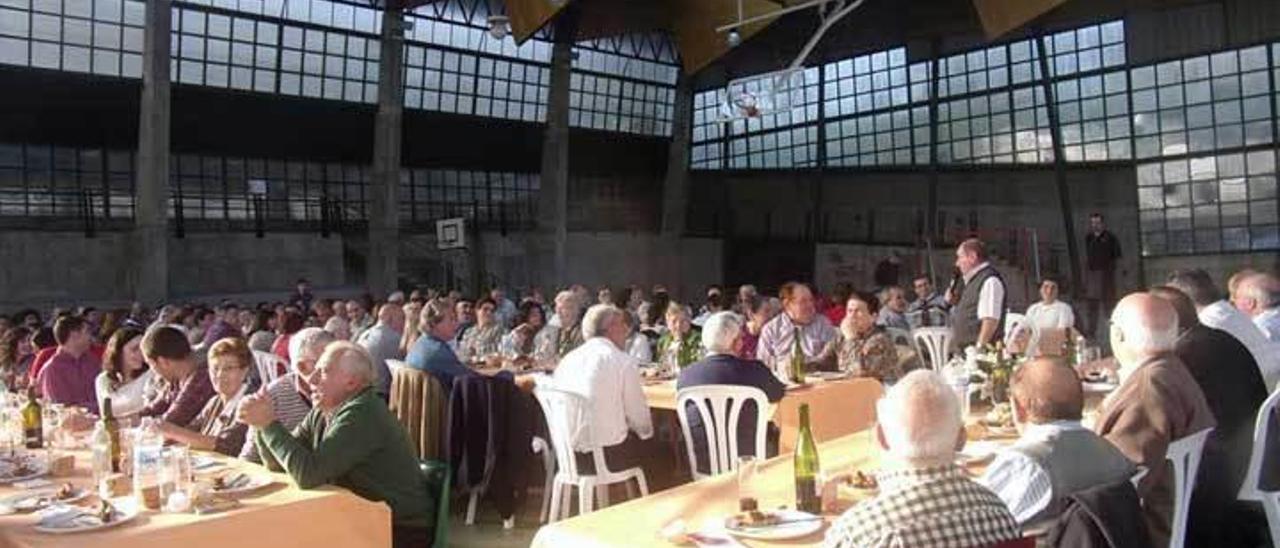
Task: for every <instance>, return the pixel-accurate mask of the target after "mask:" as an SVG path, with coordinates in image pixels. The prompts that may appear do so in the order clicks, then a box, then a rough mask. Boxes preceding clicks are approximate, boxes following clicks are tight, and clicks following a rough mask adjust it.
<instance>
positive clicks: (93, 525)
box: [35, 499, 140, 535]
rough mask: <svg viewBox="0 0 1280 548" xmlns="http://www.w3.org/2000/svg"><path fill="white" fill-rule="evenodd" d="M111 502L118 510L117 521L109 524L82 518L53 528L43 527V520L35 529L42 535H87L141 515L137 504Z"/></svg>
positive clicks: (119, 501) (91, 518)
mask: <svg viewBox="0 0 1280 548" xmlns="http://www.w3.org/2000/svg"><path fill="white" fill-rule="evenodd" d="M111 502H112V504H113V505H115V509H116V512H115V519H113V520H111V521H109V522H107V523H102V522H100V521H98V520H97V518H93V517H81V518H78V519H77V520H74V521H71V522H68V523H64V524H60V525H56V526H52V527H51V526H47V525H43V523H45V522H44V520H43V519H42V520H41V521H40V522H39V523H36V525H35V529H36V531H39V532H41V533H49V534H53V535H67V534H72V533H85V532H89V531H99V530H102V529H110V528H112V527H117V526H120V525H124V524H125V523H128V522H130V521H133V520H134V518H137V517H138V514H139V513H140V512H139V508H138V505H137V504H130V503H127V502H125V501H123V500H121V499H112V501H111Z"/></svg>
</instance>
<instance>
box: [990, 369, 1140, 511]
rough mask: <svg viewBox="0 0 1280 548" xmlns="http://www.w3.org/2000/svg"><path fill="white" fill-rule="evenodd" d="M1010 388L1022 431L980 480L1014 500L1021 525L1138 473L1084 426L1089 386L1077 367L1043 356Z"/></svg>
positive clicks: (1010, 503)
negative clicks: (1087, 492) (1081, 494)
mask: <svg viewBox="0 0 1280 548" xmlns="http://www.w3.org/2000/svg"><path fill="white" fill-rule="evenodd" d="M1011 388H1012V402H1013V420H1014V424H1015V425H1017V427H1018V431H1019V432H1020V433H1021V435H1022V437H1021V438H1019V439H1018V441H1017V442H1016V443H1015V444H1014V445H1012V446H1010V447H1009V448H1008V449H1006V450H1004V451H1003V452H1001V453H1000V454H999V455H998V456H996V459H995V461H993V462H992V463H991V466H989V467H987V470H986V473H985V474H983V476H982V478H981V479H980V480H979V483H982V484H983V485H986V486H987V487H988V488H989V489H991V490H992V491H994V492H995V493H996V495H998V496H999V497H1000V499H1001V500H1003V501H1004V502H1005V504H1006V505H1008V506H1009V512H1010V513H1012V514H1013V517H1014V519H1016V520H1018V524H1019V525H1022V526H1024V528H1025V527H1026V526H1028V525H1030V526H1032V527H1033V528H1034V526H1036V525H1041V524H1045V523H1047V522H1050V521H1052V520H1054V519H1056V518H1057V517H1058V514H1061V513H1062V510H1063V508H1064V507H1065V506H1066V500H1067V497H1068V496H1070V495H1071V494H1073V493H1076V492H1078V491H1081V490H1084V489H1088V488H1090V487H1094V486H1098V485H1106V484H1109V483H1115V482H1117V481H1121V480H1124V479H1126V478H1128V477H1130V476H1132V475H1133V472H1134V465H1133V463H1132V462H1130V461H1129V459H1127V458H1125V456H1124V454H1123V453H1121V452H1120V450H1119V449H1116V448H1115V446H1113V445H1111V442H1109V441H1107V440H1105V439H1103V438H1102V437H1101V436H1098V435H1097V434H1095V433H1093V432H1091V431H1090V430H1088V429H1087V428H1085V427H1084V426H1081V424H1080V414H1081V411H1082V410H1083V409H1084V391H1083V390H1082V389H1081V387H1080V380H1079V379H1078V378H1077V377H1076V373H1075V371H1074V370H1072V369H1071V368H1069V367H1065V366H1063V365H1061V364H1059V363H1055V362H1054V361H1052V360H1048V359H1038V360H1035V361H1032V362H1030V363H1028V364H1026V365H1024V366H1022V367H1020V368H1018V370H1017V371H1016V372H1014V375H1013V380H1012V385H1011Z"/></svg>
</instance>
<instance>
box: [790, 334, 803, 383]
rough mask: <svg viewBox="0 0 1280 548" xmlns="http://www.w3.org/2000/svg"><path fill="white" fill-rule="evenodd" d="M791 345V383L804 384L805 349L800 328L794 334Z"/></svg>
mask: <svg viewBox="0 0 1280 548" xmlns="http://www.w3.org/2000/svg"><path fill="white" fill-rule="evenodd" d="M791 338H792V341H793V342H792V343H791V382H792V383H795V384H804V347H803V345H801V344H800V328H799V327H797V328H795V331H793V333H792V337H791Z"/></svg>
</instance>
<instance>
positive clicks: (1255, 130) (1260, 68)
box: [1130, 46, 1274, 158]
mask: <svg viewBox="0 0 1280 548" xmlns="http://www.w3.org/2000/svg"><path fill="white" fill-rule="evenodd" d="M1267 68H1268V65H1267V48H1266V46H1258V47H1253V48H1246V49H1242V50H1232V51H1224V52H1221V53H1215V54H1213V55H1203V56H1199V57H1192V58H1189V59H1180V60H1175V61H1169V62H1165V63H1160V64H1158V65H1153V66H1144V67H1138V68H1135V69H1133V70H1131V71H1130V78H1131V80H1132V87H1133V111H1134V115H1133V132H1134V135H1135V139H1134V146H1135V156H1136V157H1138V158H1150V157H1154V156H1170V155H1178V154H1188V153H1192V154H1194V153H1201V152H1207V151H1212V150H1219V149H1229V148H1236V147H1242V146H1246V145H1256V144H1265V143H1270V142H1272V139H1273V138H1274V135H1273V133H1272V127H1271V123H1272V122H1271V118H1272V116H1271V105H1270V103H1271V102H1272V95H1271V94H1272V89H1271V81H1270V77H1269V75H1268V74H1267Z"/></svg>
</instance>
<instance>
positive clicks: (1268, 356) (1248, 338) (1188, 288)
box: [1168, 269, 1280, 392]
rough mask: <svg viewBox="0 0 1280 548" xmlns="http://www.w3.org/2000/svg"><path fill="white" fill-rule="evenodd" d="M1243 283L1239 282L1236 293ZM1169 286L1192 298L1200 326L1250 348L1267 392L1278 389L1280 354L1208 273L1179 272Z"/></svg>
mask: <svg viewBox="0 0 1280 548" xmlns="http://www.w3.org/2000/svg"><path fill="white" fill-rule="evenodd" d="M1246 278H1247V276H1246ZM1242 281H1243V280H1240V281H1237V282H1236V285H1237V287H1236V290H1237V291H1239V289H1240V288H1239V285H1240V284H1241V282H1242ZM1168 285H1169V286H1172V287H1174V288H1175V289H1177V290H1179V291H1181V292H1183V293H1186V294H1187V296H1188V297H1190V298H1191V302H1193V303H1195V305H1196V315H1197V316H1199V318H1200V323H1202V324H1204V325H1207V326H1209V327H1212V328H1214V329H1221V330H1223V331H1226V332H1227V333H1229V334H1231V336H1232V337H1235V338H1236V340H1239V341H1240V343H1241V344H1243V345H1244V346H1245V348H1248V349H1249V353H1250V354H1253V361H1254V362H1256V363H1257V364H1258V371H1259V372H1260V373H1262V381H1263V382H1265V383H1267V391H1268V392H1270V391H1272V390H1274V389H1275V387H1276V384H1277V383H1280V352H1274V351H1273V349H1272V348H1271V346H1270V345H1269V344H1268V342H1267V336H1266V335H1265V334H1263V333H1262V330H1261V329H1258V326H1257V325H1255V324H1254V323H1253V321H1251V320H1250V319H1249V316H1248V315H1246V314H1245V313H1244V312H1241V311H1240V310H1239V309H1237V308H1236V307H1235V306H1233V305H1232V304H1231V303H1230V302H1228V301H1227V300H1226V299H1223V298H1222V295H1221V294H1220V293H1219V291H1218V287H1217V286H1216V285H1214V284H1213V279H1212V278H1210V277H1209V273H1207V272H1205V271H1204V270H1200V269H1192V270H1178V271H1175V272H1174V273H1173V274H1170V275H1169V282H1168Z"/></svg>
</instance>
